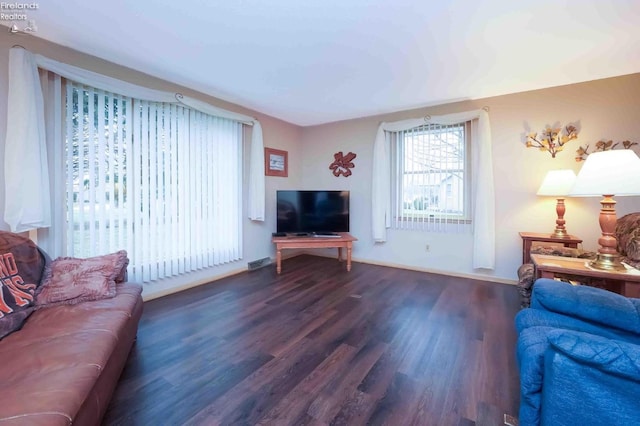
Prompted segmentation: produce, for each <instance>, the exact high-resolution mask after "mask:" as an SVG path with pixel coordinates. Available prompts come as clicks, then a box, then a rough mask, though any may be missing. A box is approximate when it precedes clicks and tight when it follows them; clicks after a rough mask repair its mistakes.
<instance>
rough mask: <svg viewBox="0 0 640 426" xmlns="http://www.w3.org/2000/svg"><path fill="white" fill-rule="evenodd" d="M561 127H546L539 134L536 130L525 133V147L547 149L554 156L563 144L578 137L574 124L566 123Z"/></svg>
mask: <svg viewBox="0 0 640 426" xmlns="http://www.w3.org/2000/svg"><path fill="white" fill-rule="evenodd" d="M562 130H563V129H552V128H551V127H547V128H546V129H545V130H544V131H543V132H542V133H541V134H540V135H538V133H536V132H532V133H529V134H528V135H527V142H526V146H527V148H538V149H539V150H540V151H547V152H549V154H551V158H556V154H557V153H558V152H561V151H562V150H563V149H564V145H565V144H566V143H567V142H570V141H572V140H574V139H577V138H578V130H577V129H576V128H575V126H572V125H570V124H569V125H567V126H566V127H565V128H564V134H563V132H562Z"/></svg>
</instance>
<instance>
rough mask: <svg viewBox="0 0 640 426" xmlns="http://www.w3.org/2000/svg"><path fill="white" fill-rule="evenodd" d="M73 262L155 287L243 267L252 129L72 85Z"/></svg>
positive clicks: (69, 194) (69, 207)
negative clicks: (245, 156)
mask: <svg viewBox="0 0 640 426" xmlns="http://www.w3.org/2000/svg"><path fill="white" fill-rule="evenodd" d="M65 104H66V119H65V134H66V137H65V139H66V142H65V153H64V154H63V155H64V156H65V159H64V162H65V178H64V180H65V182H66V188H65V190H64V194H65V197H64V200H65V201H64V204H65V211H66V223H67V232H66V254H67V255H68V256H76V257H88V256H94V255H97V254H104V253H108V252H113V251H116V250H118V249H122V248H125V249H126V250H127V252H128V254H129V259H130V266H129V274H130V277H131V278H132V279H134V280H136V281H139V282H149V281H154V280H157V279H160V278H165V277H170V276H175V275H178V274H182V273H185V272H189V271H193V270H197V269H201V268H205V267H209V266H214V265H218V264H221V263H226V262H230V261H233V260H238V259H240V258H241V249H242V226H241V211H242V191H241V185H242V161H241V158H242V124H241V123H239V122H237V121H233V120H228V119H224V118H218V117H213V116H211V115H208V114H205V113H202V112H199V111H196V110H193V109H190V108H188V107H185V106H182V105H177V104H169V103H162V102H150V101H143V100H138V99H132V98H128V97H126V96H121V95H118V94H114V93H109V92H105V91H102V90H99V89H95V88H92V87H88V86H84V85H80V84H75V83H73V82H70V81H67V83H66V103H65Z"/></svg>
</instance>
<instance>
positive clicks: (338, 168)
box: [329, 151, 356, 177]
mask: <svg viewBox="0 0 640 426" xmlns="http://www.w3.org/2000/svg"><path fill="white" fill-rule="evenodd" d="M333 158H334V161H333V163H331V164H330V165H329V169H331V170H332V171H333V175H334V176H335V177H339V176H340V175H342V176H344V177H349V176H351V169H352V168H354V167H355V164H353V163H352V161H353V159H354V158H356V154H354V153H353V152H350V153H348V154H347V155H344V154H343V153H342V151H339V152H336V153H335V154H333Z"/></svg>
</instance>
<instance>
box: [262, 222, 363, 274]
mask: <svg viewBox="0 0 640 426" xmlns="http://www.w3.org/2000/svg"><path fill="white" fill-rule="evenodd" d="M336 234H337V235H333V236H328V237H329V238H323V237H327V236H320V237H318V236H313V235H309V236H303V237H297V236H286V237H273V238H271V242H272V243H274V244H275V245H276V271H277V273H278V274H279V273H280V272H282V250H284V249H312V248H337V249H338V261H342V249H343V248H346V249H347V272H348V271H351V250H352V248H353V242H354V241H358V239H357V238H355V237H353V236H352V235H351V234H349V233H348V232H337V233H336Z"/></svg>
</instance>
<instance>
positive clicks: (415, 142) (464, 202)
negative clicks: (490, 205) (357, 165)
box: [391, 123, 470, 232]
mask: <svg viewBox="0 0 640 426" xmlns="http://www.w3.org/2000/svg"><path fill="white" fill-rule="evenodd" d="M467 130H468V123H459V124H452V125H439V124H426V125H423V126H419V127H415V128H411V129H408V130H401V131H397V132H393V138H392V139H393V143H392V145H391V146H392V158H393V160H392V167H393V171H392V176H393V183H392V187H391V196H392V214H393V218H394V220H393V222H392V227H393V228H395V229H416V230H427V231H433V232H462V231H464V230H470V227H469V226H467V223H468V222H469V220H470V212H469V205H470V203H469V198H470V197H469V187H470V185H469V176H470V171H469V156H468V143H467V137H468V131H467Z"/></svg>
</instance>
